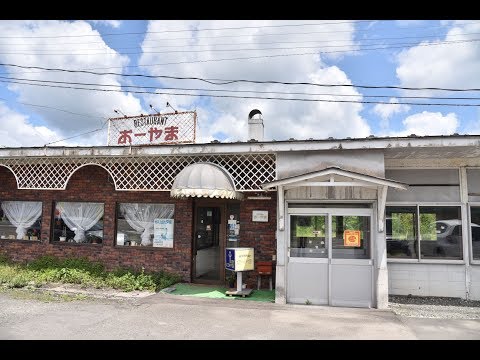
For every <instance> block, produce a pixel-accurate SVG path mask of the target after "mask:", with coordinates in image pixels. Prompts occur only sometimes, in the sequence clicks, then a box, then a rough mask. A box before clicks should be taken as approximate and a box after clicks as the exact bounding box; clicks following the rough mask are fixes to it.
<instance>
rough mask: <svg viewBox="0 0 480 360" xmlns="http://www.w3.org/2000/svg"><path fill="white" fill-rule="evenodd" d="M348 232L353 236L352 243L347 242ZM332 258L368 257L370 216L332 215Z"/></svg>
mask: <svg viewBox="0 0 480 360" xmlns="http://www.w3.org/2000/svg"><path fill="white" fill-rule="evenodd" d="M348 234H352V235H353V236H354V239H355V240H354V243H353V244H349V243H348V242H347V238H346V236H349V235H348ZM356 234H359V235H360V237H359V238H358V235H357V237H356V238H355V236H356ZM332 258H334V259H370V216H338V215H334V216H333V215H332Z"/></svg>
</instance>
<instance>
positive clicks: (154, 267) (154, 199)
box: [0, 166, 193, 281]
mask: <svg viewBox="0 0 480 360" xmlns="http://www.w3.org/2000/svg"><path fill="white" fill-rule="evenodd" d="M0 184H1V186H0V201H4V200H33V201H42V202H43V213H42V231H41V240H40V241H30V240H3V239H2V240H0V252H4V253H6V254H7V255H8V256H10V257H11V258H12V259H13V260H15V261H30V260H33V259H35V258H38V257H40V256H42V255H53V256H58V257H61V258H65V257H86V258H88V259H90V260H92V261H99V262H101V263H103V264H104V265H105V266H106V267H107V268H108V269H114V268H117V267H130V268H135V269H140V268H141V267H142V266H143V267H144V268H145V270H146V271H158V270H168V271H171V272H175V273H178V274H180V275H181V276H182V278H183V280H185V281H190V278H191V257H192V256H191V254H192V245H191V242H192V241H191V239H192V214H193V210H192V200H191V199H188V200H175V199H172V198H171V197H170V193H169V192H163V191H162V192H153V191H142V192H135V191H115V189H114V186H113V184H112V183H111V182H109V181H108V173H107V172H106V171H105V170H104V169H102V168H101V167H98V166H85V167H83V168H81V169H79V170H78V171H76V172H75V173H74V174H73V175H72V177H71V178H70V181H69V182H68V185H67V189H66V190H18V189H17V184H16V180H15V177H14V176H13V174H12V173H11V172H10V170H8V169H7V168H5V167H3V166H0ZM56 201H94V202H102V203H104V204H105V213H104V220H103V221H104V224H103V225H104V230H103V232H104V239H103V244H75V243H59V242H55V243H50V236H51V227H52V215H53V203H54V202H56ZM117 202H145V203H173V204H175V228H174V231H175V234H174V248H173V249H159V248H149V247H129V246H125V247H123V246H118V247H115V246H114V239H115V216H116V215H115V208H116V203H117Z"/></svg>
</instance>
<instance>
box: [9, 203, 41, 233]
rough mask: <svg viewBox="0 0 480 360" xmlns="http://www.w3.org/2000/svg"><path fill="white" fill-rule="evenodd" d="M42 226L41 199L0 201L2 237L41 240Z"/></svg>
mask: <svg viewBox="0 0 480 360" xmlns="http://www.w3.org/2000/svg"><path fill="white" fill-rule="evenodd" d="M41 228H42V203H41V202H40V201H2V202H0V239H19V240H39V239H40V231H41Z"/></svg>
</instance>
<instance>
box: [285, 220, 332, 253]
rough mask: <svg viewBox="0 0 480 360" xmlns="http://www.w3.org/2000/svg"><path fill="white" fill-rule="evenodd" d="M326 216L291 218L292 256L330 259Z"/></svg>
mask: <svg viewBox="0 0 480 360" xmlns="http://www.w3.org/2000/svg"><path fill="white" fill-rule="evenodd" d="M326 221H327V217H326V216H325V215H320V216H315V215H301V216H300V215H292V216H291V217H290V256H292V257H314V258H326V257H328V253H327V248H326V241H327V238H326V233H325V232H326Z"/></svg>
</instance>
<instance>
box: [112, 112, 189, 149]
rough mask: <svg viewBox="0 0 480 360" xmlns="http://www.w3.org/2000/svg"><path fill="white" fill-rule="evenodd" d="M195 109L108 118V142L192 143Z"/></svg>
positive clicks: (136, 143) (142, 143) (135, 143)
mask: <svg viewBox="0 0 480 360" xmlns="http://www.w3.org/2000/svg"><path fill="white" fill-rule="evenodd" d="M196 122H197V114H196V112H195V111H189V112H176V113H168V114H157V115H148V116H143V115H142V116H134V117H123V118H112V119H109V123H108V145H146V144H150V145H157V144H179V143H194V142H195V137H196Z"/></svg>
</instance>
